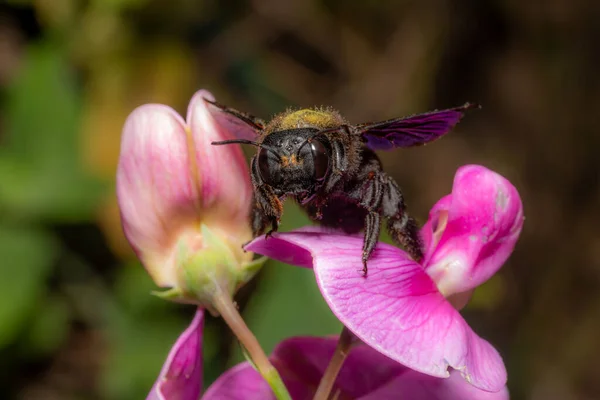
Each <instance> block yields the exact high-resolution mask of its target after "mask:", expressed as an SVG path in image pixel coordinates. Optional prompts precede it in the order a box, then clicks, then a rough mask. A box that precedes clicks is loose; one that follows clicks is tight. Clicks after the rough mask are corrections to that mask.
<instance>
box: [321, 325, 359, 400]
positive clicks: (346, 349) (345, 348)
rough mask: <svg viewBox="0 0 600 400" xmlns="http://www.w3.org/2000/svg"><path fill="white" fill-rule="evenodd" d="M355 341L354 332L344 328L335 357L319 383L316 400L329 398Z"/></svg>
mask: <svg viewBox="0 0 600 400" xmlns="http://www.w3.org/2000/svg"><path fill="white" fill-rule="evenodd" d="M353 339H354V335H353V334H352V332H350V331H349V330H348V328H346V327H345V326H344V329H342V333H341V334H340V337H339V339H338V343H337V346H336V348H335V353H333V357H331V360H330V361H329V365H328V366H327V369H326V370H325V373H324V374H323V378H321V382H319V387H318V388H317V392H316V393H315V397H314V400H327V399H328V398H329V394H330V393H331V389H333V385H334V384H335V380H336V378H337V376H338V374H339V372H340V370H341V369H342V365H343V364H344V361H345V360H346V357H348V354H349V353H350V350H351V348H352V342H353Z"/></svg>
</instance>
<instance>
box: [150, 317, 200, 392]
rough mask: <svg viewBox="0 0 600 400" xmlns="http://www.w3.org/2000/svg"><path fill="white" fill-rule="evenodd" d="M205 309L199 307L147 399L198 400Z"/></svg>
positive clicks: (171, 352) (174, 346) (175, 345)
mask: <svg viewBox="0 0 600 400" xmlns="http://www.w3.org/2000/svg"><path fill="white" fill-rule="evenodd" d="M203 327H204V310H203V309H201V308H198V310H197V311H196V315H195V316H194V319H193V320H192V323H191V324H190V326H189V327H188V328H187V329H186V330H185V331H184V332H183V333H182V334H181V336H180V337H179V339H177V342H175V344H174V345H173V348H172V349H171V351H170V352H169V356H168V357H167V361H166V362H165V364H164V366H163V368H162V370H161V371H160V375H159V376H158V379H157V380H156V383H155V384H154V386H153V387H152V390H151V391H150V394H148V397H147V400H171V399H178V400H197V399H198V398H199V397H200V393H201V391H202V329H203Z"/></svg>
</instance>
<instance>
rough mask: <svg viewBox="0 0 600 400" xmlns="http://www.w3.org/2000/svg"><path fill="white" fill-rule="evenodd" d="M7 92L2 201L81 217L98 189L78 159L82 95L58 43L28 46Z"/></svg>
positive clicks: (31, 213)
mask: <svg viewBox="0 0 600 400" xmlns="http://www.w3.org/2000/svg"><path fill="white" fill-rule="evenodd" d="M23 65H24V66H23V68H22V70H21V71H20V75H19V76H18V77H17V79H15V81H14V82H13V85H12V86H11V87H9V88H8V93H7V98H6V116H7V128H8V129H7V135H6V136H5V137H4V138H3V143H2V148H1V149H0V206H1V207H2V208H4V209H8V210H9V211H10V212H11V214H12V215H15V213H16V215H17V216H21V217H22V216H25V217H27V218H40V217H41V218H45V219H50V220H81V219H82V218H85V217H86V216H88V215H90V213H91V212H92V211H93V210H94V207H95V206H96V202H97V201H98V200H99V195H100V194H101V189H102V187H101V185H100V183H99V182H97V181H95V180H93V179H92V178H90V177H89V176H88V175H87V174H86V173H85V172H84V168H83V165H82V163H81V160H80V159H79V143H78V141H77V138H78V135H77V132H78V129H79V128H80V115H81V107H80V104H81V95H80V93H79V92H78V90H77V88H76V86H75V82H74V79H73V78H74V73H73V71H70V70H69V69H68V67H67V64H66V62H65V60H64V57H63V56H62V54H61V52H60V51H59V50H57V47H55V46H52V45H50V44H48V43H44V44H41V45H32V46H30V47H28V49H27V54H26V57H25V60H24V62H23Z"/></svg>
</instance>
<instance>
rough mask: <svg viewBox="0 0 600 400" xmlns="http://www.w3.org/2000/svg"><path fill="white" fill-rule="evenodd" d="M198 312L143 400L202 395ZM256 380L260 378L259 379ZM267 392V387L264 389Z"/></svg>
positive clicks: (190, 399) (187, 398)
mask: <svg viewBox="0 0 600 400" xmlns="http://www.w3.org/2000/svg"><path fill="white" fill-rule="evenodd" d="M203 327H204V312H203V311H202V309H201V308H199V309H198V310H197V311H196V316H195V317H194V319H193V320H192V323H191V324H190V326H189V327H188V328H187V329H186V330H185V331H184V332H183V333H182V334H181V336H180V337H179V339H178V340H177V342H175V344H174V345H173V348H172V349H171V352H170V353H169V356H168V357H167V361H166V362H165V365H164V366H163V368H162V370H161V371H160V375H159V376H158V379H157V380H156V383H155V384H154V386H153V387H152V390H151V391H150V394H149V395H148V397H147V398H146V399H147V400H171V399H178V400H197V399H198V398H199V397H200V393H201V392H202V328H203ZM259 378H260V379H262V377H261V376H260V375H259ZM267 390H270V389H269V386H268V385H267Z"/></svg>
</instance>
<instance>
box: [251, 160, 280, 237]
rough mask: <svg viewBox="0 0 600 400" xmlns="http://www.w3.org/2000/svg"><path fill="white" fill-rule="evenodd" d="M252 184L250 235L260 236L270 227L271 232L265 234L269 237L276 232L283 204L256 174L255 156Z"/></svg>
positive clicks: (252, 162) (252, 168)
mask: <svg viewBox="0 0 600 400" xmlns="http://www.w3.org/2000/svg"><path fill="white" fill-rule="evenodd" d="M250 164H251V171H252V172H251V176H252V184H253V185H254V195H253V202H252V211H251V214H250V215H251V223H252V233H253V236H254V237H257V236H260V235H262V234H263V233H264V232H265V231H266V230H267V227H268V226H269V225H270V226H271V230H269V231H268V232H267V237H270V236H271V235H272V234H273V233H274V232H277V228H278V227H279V220H280V218H281V214H283V203H282V202H281V200H280V199H279V197H277V195H275V193H274V192H273V189H272V188H271V187H270V186H268V185H266V184H264V183H263V182H262V179H261V178H260V174H259V172H258V166H257V162H256V156H255V157H253V158H252V161H251V163H250Z"/></svg>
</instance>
